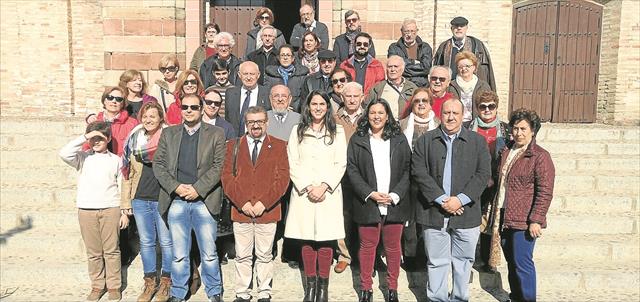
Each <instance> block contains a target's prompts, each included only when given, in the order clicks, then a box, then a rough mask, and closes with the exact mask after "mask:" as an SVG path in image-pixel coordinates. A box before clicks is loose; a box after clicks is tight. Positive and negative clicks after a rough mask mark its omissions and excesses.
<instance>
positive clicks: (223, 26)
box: [210, 0, 264, 59]
mask: <svg viewBox="0 0 640 302" xmlns="http://www.w3.org/2000/svg"><path fill="white" fill-rule="evenodd" d="M262 6H264V0H213V1H211V14H210V16H211V19H212V20H211V21H214V22H215V23H217V24H218V26H220V30H221V31H226V32H228V33H230V34H232V35H233V38H234V39H235V40H236V45H235V46H234V47H233V50H232V53H233V54H234V55H235V56H236V57H238V58H240V59H242V57H244V50H245V49H246V47H247V32H249V31H250V30H251V28H253V19H254V18H255V15H256V11H257V10H258V9H259V8H260V7H262Z"/></svg>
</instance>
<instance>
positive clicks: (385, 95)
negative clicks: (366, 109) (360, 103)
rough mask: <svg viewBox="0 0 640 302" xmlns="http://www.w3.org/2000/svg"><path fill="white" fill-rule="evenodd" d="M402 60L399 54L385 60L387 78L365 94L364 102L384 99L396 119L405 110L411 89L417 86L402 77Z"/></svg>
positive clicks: (411, 92)
mask: <svg viewBox="0 0 640 302" xmlns="http://www.w3.org/2000/svg"><path fill="white" fill-rule="evenodd" d="M404 67H405V66H404V60H403V59H402V57H400V56H396V55H393V56H390V57H389V59H388V60H387V70H386V74H387V79H386V80H383V81H380V82H378V83H377V84H376V85H375V86H373V88H372V89H371V91H370V92H369V95H368V96H367V99H366V101H365V104H369V102H371V101H373V100H377V99H385V100H387V101H388V103H389V107H391V112H392V113H393V116H394V117H395V118H396V119H400V114H401V113H402V112H403V110H405V107H406V106H407V104H408V103H409V99H410V98H411V95H412V94H413V91H414V90H415V89H416V88H418V87H417V86H416V84H414V83H412V82H411V81H409V80H407V79H405V78H404V77H402V74H403V73H404Z"/></svg>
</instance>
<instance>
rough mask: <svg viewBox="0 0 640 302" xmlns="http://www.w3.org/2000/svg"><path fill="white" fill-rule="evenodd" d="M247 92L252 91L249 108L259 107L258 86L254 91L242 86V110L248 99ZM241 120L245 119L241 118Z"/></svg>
mask: <svg viewBox="0 0 640 302" xmlns="http://www.w3.org/2000/svg"><path fill="white" fill-rule="evenodd" d="M247 91H251V101H250V102H249V106H248V107H247V108H249V107H251V106H256V105H258V85H256V87H254V88H253V89H252V90H249V89H247V88H245V87H244V85H242V88H240V108H242V105H243V104H244V99H245V98H246V97H247ZM241 118H244V117H243V116H241Z"/></svg>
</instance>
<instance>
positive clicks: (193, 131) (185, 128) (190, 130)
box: [183, 122, 201, 136]
mask: <svg viewBox="0 0 640 302" xmlns="http://www.w3.org/2000/svg"><path fill="white" fill-rule="evenodd" d="M183 125H184V130H187V134H189V136H191V135H194V134H195V133H196V132H198V130H200V125H201V122H198V124H197V125H195V126H193V127H192V128H190V127H189V126H187V124H183Z"/></svg>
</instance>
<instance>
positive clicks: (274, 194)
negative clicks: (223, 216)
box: [222, 135, 289, 223]
mask: <svg viewBox="0 0 640 302" xmlns="http://www.w3.org/2000/svg"><path fill="white" fill-rule="evenodd" d="M236 142H239V144H240V145H239V148H238V154H237V159H236V175H235V176H234V175H233V149H234V146H235V144H236ZM263 184H268V185H266V186H265V185H263ZM222 186H223V187H224V192H225V194H226V195H227V197H229V200H231V202H232V203H233V206H234V207H233V209H232V210H231V220H233V221H236V222H252V219H251V217H249V216H247V215H245V214H244V213H243V212H242V211H241V209H242V207H243V206H244V205H245V204H246V203H251V205H255V204H256V203H257V202H258V201H260V202H262V204H263V205H264V206H265V208H266V209H265V211H264V213H263V214H262V216H260V217H256V218H255V220H254V221H255V222H256V223H270V222H276V221H279V220H280V219H281V218H282V211H281V209H280V198H282V196H283V195H284V194H285V193H286V192H287V188H288V187H289V160H288V158H287V143H286V142H285V141H282V140H279V139H277V138H275V137H273V136H271V135H267V136H265V138H264V141H263V142H262V146H261V147H260V152H259V153H258V159H257V161H256V165H255V166H254V165H253V163H252V162H251V156H250V153H249V146H248V145H247V136H246V135H243V136H242V138H240V139H239V141H236V140H230V141H229V144H227V154H226V160H225V163H224V168H223V169H222Z"/></svg>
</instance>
